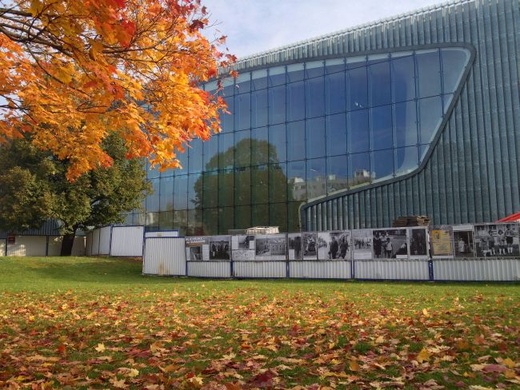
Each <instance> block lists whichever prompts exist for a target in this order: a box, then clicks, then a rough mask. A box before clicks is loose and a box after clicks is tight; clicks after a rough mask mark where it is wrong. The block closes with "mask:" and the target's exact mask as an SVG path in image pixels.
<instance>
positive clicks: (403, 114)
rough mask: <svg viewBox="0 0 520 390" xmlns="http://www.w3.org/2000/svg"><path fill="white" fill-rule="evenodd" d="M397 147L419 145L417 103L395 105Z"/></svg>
mask: <svg viewBox="0 0 520 390" xmlns="http://www.w3.org/2000/svg"><path fill="white" fill-rule="evenodd" d="M394 121H395V136H396V137H395V138H396V146H397V147H402V146H411V145H417V134H418V132H417V106H416V103H415V101H412V102H406V103H398V104H395V105H394Z"/></svg>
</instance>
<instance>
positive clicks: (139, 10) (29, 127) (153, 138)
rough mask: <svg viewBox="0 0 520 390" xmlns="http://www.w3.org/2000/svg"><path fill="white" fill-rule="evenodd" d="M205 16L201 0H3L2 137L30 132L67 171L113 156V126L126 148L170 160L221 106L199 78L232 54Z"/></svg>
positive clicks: (173, 162)
mask: <svg viewBox="0 0 520 390" xmlns="http://www.w3.org/2000/svg"><path fill="white" fill-rule="evenodd" d="M4 3H6V4H7V5H4ZM207 25H208V19H207V13H206V9H205V7H202V6H201V4H200V1H199V0H16V1H9V2H6V1H2V0H0V53H1V55H0V97H1V99H0V142H2V141H5V140H8V139H11V138H14V137H20V136H22V135H23V134H24V133H30V134H31V135H32V138H33V140H34V143H35V145H37V146H38V147H40V148H42V149H46V150H50V151H52V152H53V153H54V154H55V155H57V156H58V157H59V158H60V159H67V160H69V161H70V162H71V167H70V170H69V172H68V177H69V179H71V180H74V179H76V178H77V177H79V176H80V175H81V174H83V173H85V172H87V171H89V170H91V169H95V168H97V167H100V166H108V165H110V164H111V159H110V157H109V156H108V155H106V154H105V152H104V151H103V150H102V148H101V142H102V141H103V139H105V138H106V137H107V135H108V134H109V133H110V132H113V131H116V132H119V133H120V134H121V136H122V137H123V138H124V139H125V140H126V143H127V146H128V148H129V157H147V158H149V160H150V162H151V163H152V165H159V166H160V167H161V168H163V169H165V168H169V167H177V166H178V160H177V159H176V152H177V151H182V150H183V149H184V146H185V145H186V143H188V142H189V141H190V140H192V139H193V138H196V137H198V138H202V139H207V138H209V137H210V136H211V134H213V133H214V132H218V131H219V129H220V123H219V119H218V115H219V112H220V111H222V110H225V104H224V102H223V100H221V99H218V98H217V97H216V96H214V95H212V94H210V93H208V92H205V91H203V90H201V88H200V83H201V82H204V81H208V80H209V79H210V78H212V77H215V75H216V74H217V69H218V68H219V67H220V66H222V67H225V66H228V65H229V64H230V63H231V62H233V61H234V57H233V56H230V55H224V54H223V53H222V52H221V51H220V50H219V48H218V46H219V45H221V44H222V41H221V40H220V39H217V40H216V41H215V43H212V42H210V41H209V40H208V39H207V38H205V37H204V36H203V35H202V30H203V28H205V27H206V26H207Z"/></svg>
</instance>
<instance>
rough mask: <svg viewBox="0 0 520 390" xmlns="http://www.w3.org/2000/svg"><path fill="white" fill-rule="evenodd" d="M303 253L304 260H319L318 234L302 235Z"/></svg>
mask: <svg viewBox="0 0 520 390" xmlns="http://www.w3.org/2000/svg"><path fill="white" fill-rule="evenodd" d="M302 252H303V259H304V260H317V259H318V234H317V233H303V234H302Z"/></svg>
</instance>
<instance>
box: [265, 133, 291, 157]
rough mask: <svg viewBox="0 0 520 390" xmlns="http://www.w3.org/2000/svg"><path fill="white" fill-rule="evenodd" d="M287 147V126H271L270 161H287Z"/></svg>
mask: <svg viewBox="0 0 520 390" xmlns="http://www.w3.org/2000/svg"><path fill="white" fill-rule="evenodd" d="M286 149H287V143H286V142H285V126H284V125H278V126H271V127H269V161H280V162H282V161H286V160H287V151H286Z"/></svg>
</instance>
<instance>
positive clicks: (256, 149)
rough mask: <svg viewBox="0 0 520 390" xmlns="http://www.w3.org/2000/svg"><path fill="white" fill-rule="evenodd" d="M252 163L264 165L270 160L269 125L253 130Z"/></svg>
mask: <svg viewBox="0 0 520 390" xmlns="http://www.w3.org/2000/svg"><path fill="white" fill-rule="evenodd" d="M251 134H252V139H251V165H262V164H267V163H268V162H269V143H268V131H267V127H260V128H259V129H254V130H252V131H251Z"/></svg>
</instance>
